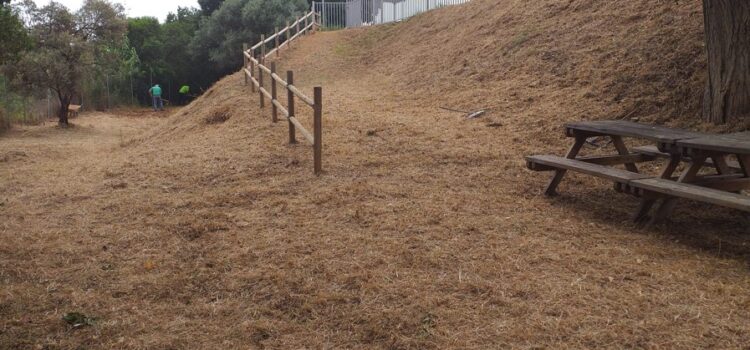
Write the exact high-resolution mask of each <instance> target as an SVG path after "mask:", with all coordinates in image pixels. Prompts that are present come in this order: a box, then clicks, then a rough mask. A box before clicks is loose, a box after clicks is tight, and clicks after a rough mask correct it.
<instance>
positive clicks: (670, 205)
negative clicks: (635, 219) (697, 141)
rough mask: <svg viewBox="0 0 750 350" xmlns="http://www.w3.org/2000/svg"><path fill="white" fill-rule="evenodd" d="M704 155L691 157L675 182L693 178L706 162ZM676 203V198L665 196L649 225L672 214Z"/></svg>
mask: <svg viewBox="0 0 750 350" xmlns="http://www.w3.org/2000/svg"><path fill="white" fill-rule="evenodd" d="M707 158H708V157H706V156H705V155H696V156H694V157H693V159H692V160H691V161H690V167H689V168H688V169H687V170H685V172H684V173H682V175H680V178H679V179H677V182H690V181H692V180H694V179H695V177H696V175H698V172H699V171H700V170H701V168H703V165H704V164H705V163H706V159H707ZM676 204H677V199H676V198H665V199H664V200H662V203H661V204H660V205H659V208H658V209H656V213H655V214H654V217H653V218H651V222H650V223H649V224H650V225H655V224H658V223H659V222H661V221H663V220H664V218H666V217H667V216H669V215H670V214H672V211H674V207H675V205H676Z"/></svg>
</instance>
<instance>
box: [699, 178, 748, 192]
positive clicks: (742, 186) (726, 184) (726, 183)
mask: <svg viewBox="0 0 750 350" xmlns="http://www.w3.org/2000/svg"><path fill="white" fill-rule="evenodd" d="M690 184H692V185H696V186H701V187H709V188H714V189H717V190H722V191H730V192H735V191H740V190H746V189H750V178H748V177H744V175H743V174H731V175H720V176H706V177H702V178H698V179H696V180H695V181H693V182H691V183H690Z"/></svg>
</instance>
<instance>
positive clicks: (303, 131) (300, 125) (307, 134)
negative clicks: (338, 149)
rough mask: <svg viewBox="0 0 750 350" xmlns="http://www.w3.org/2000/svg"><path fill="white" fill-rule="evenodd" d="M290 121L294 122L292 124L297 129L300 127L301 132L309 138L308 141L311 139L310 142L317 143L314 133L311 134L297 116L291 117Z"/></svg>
mask: <svg viewBox="0 0 750 350" xmlns="http://www.w3.org/2000/svg"><path fill="white" fill-rule="evenodd" d="M289 121H290V122H292V124H294V126H296V127H297V129H299V132H300V133H301V134H302V136H304V137H305V138H306V139H307V141H310V143H311V144H313V145H314V144H315V138H313V136H312V134H310V132H309V131H307V129H305V127H304V126H302V124H301V123H300V122H299V120H297V118H296V117H293V116H292V117H289Z"/></svg>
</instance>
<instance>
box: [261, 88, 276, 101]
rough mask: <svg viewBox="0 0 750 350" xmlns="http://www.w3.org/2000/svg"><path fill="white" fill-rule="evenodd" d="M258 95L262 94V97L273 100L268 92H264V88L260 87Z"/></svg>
mask: <svg viewBox="0 0 750 350" xmlns="http://www.w3.org/2000/svg"><path fill="white" fill-rule="evenodd" d="M260 93H261V94H263V96H265V97H267V98H268V99H269V100H273V96H272V95H271V93H270V92H268V90H266V88H264V87H261V88H260Z"/></svg>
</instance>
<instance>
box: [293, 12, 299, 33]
mask: <svg viewBox="0 0 750 350" xmlns="http://www.w3.org/2000/svg"><path fill="white" fill-rule="evenodd" d="M296 23H297V32H295V33H294V34H298V33H299V16H297V21H296Z"/></svg>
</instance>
